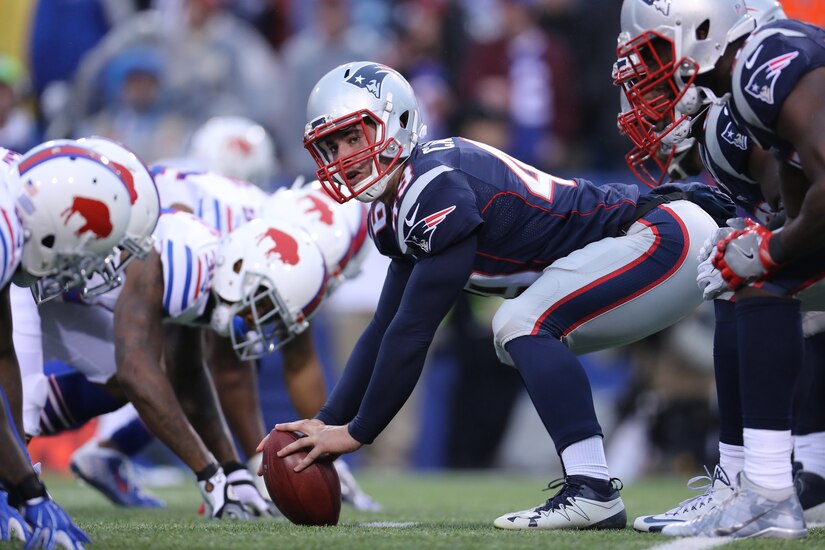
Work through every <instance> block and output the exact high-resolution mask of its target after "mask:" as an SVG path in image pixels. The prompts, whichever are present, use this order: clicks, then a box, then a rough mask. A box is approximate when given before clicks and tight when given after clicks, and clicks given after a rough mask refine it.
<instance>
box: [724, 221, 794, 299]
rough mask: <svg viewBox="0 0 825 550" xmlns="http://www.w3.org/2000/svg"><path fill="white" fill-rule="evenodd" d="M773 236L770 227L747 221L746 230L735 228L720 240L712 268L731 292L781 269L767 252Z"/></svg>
mask: <svg viewBox="0 0 825 550" xmlns="http://www.w3.org/2000/svg"><path fill="white" fill-rule="evenodd" d="M773 236H774V234H773V233H772V232H771V230H770V229H768V228H767V227H765V226H762V225H759V224H757V223H755V222H753V221H751V220H745V228H744V229H736V230H734V231H732V232H730V233H729V234H728V235H727V236H725V238H723V239H722V240H721V241H719V243H718V244H717V245H716V255H715V256H713V265H714V267H716V268H717V269H718V270H719V271H720V272H721V274H722V278H723V279H724V280H725V281H726V282H727V284H728V287H729V288H730V289H731V290H738V289H739V288H741V287H742V286H743V285H745V284H748V283H751V282H754V281H758V280H760V279H764V278H765V277H766V276H767V275H770V274H771V273H773V272H774V271H776V269H777V268H779V264H778V263H777V262H775V261H774V260H773V258H772V257H771V254H770V251H769V249H768V246H769V244H770V241H771V238H773Z"/></svg>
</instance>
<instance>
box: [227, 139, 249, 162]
mask: <svg viewBox="0 0 825 550" xmlns="http://www.w3.org/2000/svg"><path fill="white" fill-rule="evenodd" d="M226 145H227V146H228V147H229V149H231V150H232V151H237V152H238V153H240V154H241V155H243V156H245V157H248V156H249V155H251V154H252V144H251V143H249V140H248V139H246V138H243V137H241V136H232V137H231V138H229V140H228V141H227V144H226Z"/></svg>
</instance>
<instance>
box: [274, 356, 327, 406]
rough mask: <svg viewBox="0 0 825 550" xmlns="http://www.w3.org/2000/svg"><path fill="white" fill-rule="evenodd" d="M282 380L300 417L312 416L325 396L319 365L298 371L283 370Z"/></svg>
mask: <svg viewBox="0 0 825 550" xmlns="http://www.w3.org/2000/svg"><path fill="white" fill-rule="evenodd" d="M284 382H285V383H286V389H287V392H288V393H289V399H290V400H291V401H292V406H293V407H295V411H296V412H297V413H298V416H299V417H300V418H312V417H314V416H315V415H316V414H318V411H319V410H321V407H322V406H323V405H324V401H325V400H326V398H327V388H326V383H325V382H324V374H323V372H322V371H321V365H319V364H316V365H315V366H313V367H311V368H306V369H302V370H299V371H290V370H284Z"/></svg>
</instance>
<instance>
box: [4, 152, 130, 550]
mask: <svg viewBox="0 0 825 550" xmlns="http://www.w3.org/2000/svg"><path fill="white" fill-rule="evenodd" d="M3 152H4V153H6V152H5V151H3ZM3 159H4V165H3V167H2V170H0V178H2V180H3V182H2V187H0V197H2V198H0V200H2V207H0V210H2V218H3V220H4V223H3V224H2V230H0V231H1V232H2V235H1V237H0V240H2V243H3V256H4V259H3V269H2V273H3V275H2V287H3V290H2V300H3V303H4V306H3V311H4V313H3V318H4V323H3V326H4V331H5V332H4V334H5V335H4V336H3V339H4V341H5V344H4V346H3V349H4V350H5V351H4V354H3V357H4V358H3V361H0V363H1V364H0V399H1V400H2V401H3V402H2V406H0V439H2V441H0V481H2V485H3V488H4V490H2V491H0V538H3V539H8V538H10V537H12V536H15V537H17V538H20V539H21V540H28V543H27V547H32V548H39V547H44V548H54V547H56V546H60V547H63V548H71V549H74V548H82V547H83V544H84V543H87V542H90V539H89V537H88V536H87V535H86V534H85V533H84V532H83V531H82V530H80V529H79V528H78V527H77V526H76V525H74V523H73V522H72V520H71V519H70V518H69V516H68V515H67V514H66V513H65V512H64V511H63V510H62V509H61V508H60V507H59V506H58V505H57V504H56V503H55V502H54V501H53V500H52V499H51V497H50V496H49V494H48V493H47V492H46V488H45V486H44V485H43V483H42V482H41V481H40V479H39V477H38V475H37V473H35V471H34V469H33V468H32V465H31V462H30V461H29V457H28V455H27V453H26V451H25V446H24V445H23V442H22V440H21V439H20V437H19V433H20V430H19V429H22V426H23V421H22V405H21V403H22V398H21V382H20V367H19V365H18V362H17V357H16V355H15V350H14V344H13V340H12V322H11V308H10V306H9V282H10V281H12V280H13V281H14V282H15V284H18V285H25V286H32V285H36V283H37V282H38V280H40V279H41V278H48V279H49V281H50V282H51V286H50V287H46V286H42V285H41V286H35V288H34V289H33V290H34V293H35V296H39V297H43V294H42V291H43V290H44V289H46V288H59V289H60V290H65V289H67V288H74V289H78V290H80V291H81V292H83V291H87V290H89V288H88V285H87V278H88V277H90V276H91V275H92V274H97V276H98V277H99V278H100V280H101V281H102V283H101V284H104V285H106V286H108V287H113V286H116V285H117V284H118V282H119V281H118V279H117V278H116V277H112V270H111V269H110V266H111V265H112V263H113V262H115V258H114V251H115V247H116V246H117V245H118V244H119V243H120V242H121V241H122V240H123V239H124V238H126V234H127V229H128V227H129V226H130V218H131V213H132V201H131V196H132V192H133V189H132V186H131V181H130V180H129V179H128V178H124V177H123V176H122V174H121V173H120V172H119V171H118V170H117V168H116V167H115V166H114V165H112V164H111V163H110V162H109V160H108V159H106V158H105V157H102V156H100V155H98V154H96V153H95V152H93V151H91V150H90V149H87V148H84V147H81V146H78V145H76V144H74V143H72V142H68V141H64V142H47V143H45V144H42V145H40V146H38V147H35V148H34V149H32V150H31V151H29V152H27V153H26V154H25V155H23V156H22V157H20V158H19V159H15V158H14V155H10V154H4V155H3ZM9 161H11V162H13V166H12V167H11V170H10V171H9V170H8V164H7V163H8V162H9ZM7 396H8V398H7ZM16 508H18V509H19V510H20V513H17V512H16V510H15V509H16ZM21 514H22V516H21ZM22 518H25V521H22V522H21V519H22Z"/></svg>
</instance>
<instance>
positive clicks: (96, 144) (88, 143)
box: [77, 136, 160, 272]
mask: <svg viewBox="0 0 825 550" xmlns="http://www.w3.org/2000/svg"><path fill="white" fill-rule="evenodd" d="M77 143H78V145H82V146H83V147H86V148H87V149H91V150H92V151H94V152H95V153H97V154H99V155H101V156H103V157H105V158H107V159H108V160H109V165H110V166H112V167H114V168H115V170H117V171H118V173H119V174H120V176H121V179H123V181H124V182H126V185H127V187H128V189H129V196H130V199H131V203H132V213H131V216H130V218H129V225H128V226H127V227H126V235H125V236H124V237H123V239H122V240H121V241H120V243H119V246H120V247H121V248H122V249H123V250H125V251H127V252H129V256H128V257H127V258H125V259H124V260H123V261H121V262H120V264H119V265H118V267H117V271H118V272H122V271H123V270H124V269H125V267H126V265H127V264H128V263H129V261H131V259H132V258H134V257H137V258H140V259H144V258H145V257H146V255H147V254H149V252H151V251H152V248H153V246H154V242H155V240H154V238H153V237H152V233H153V232H154V230H155V226H156V225H157V223H158V216H159V215H160V198H159V197H158V189H157V187H156V186H155V181H154V179H153V178H152V174H150V173H149V169H148V168H146V165H144V164H143V162H142V161H141V160H140V159H139V158H138V157H137V155H135V154H134V153H133V152H132V151H130V150H129V149H127V148H126V146H125V145H123V144H121V143H118V142H116V141H112V140H110V139H108V138H105V137H100V136H92V137H87V138H81V139H79V140H77Z"/></svg>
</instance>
